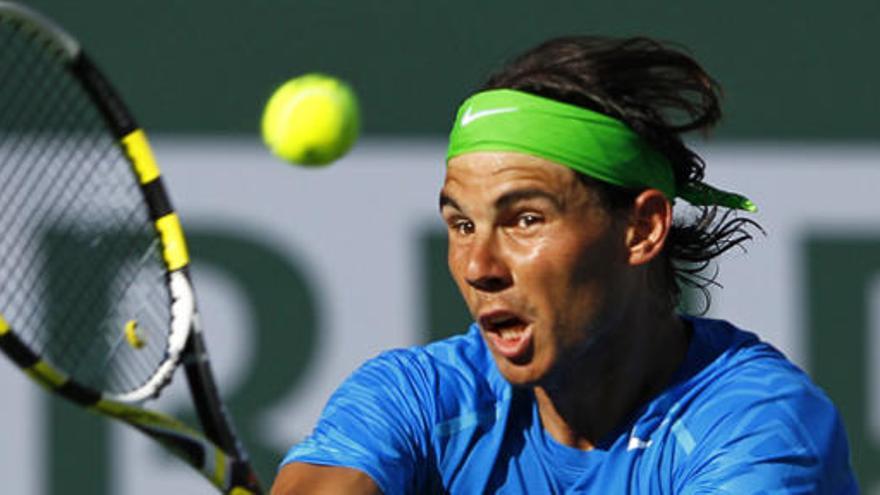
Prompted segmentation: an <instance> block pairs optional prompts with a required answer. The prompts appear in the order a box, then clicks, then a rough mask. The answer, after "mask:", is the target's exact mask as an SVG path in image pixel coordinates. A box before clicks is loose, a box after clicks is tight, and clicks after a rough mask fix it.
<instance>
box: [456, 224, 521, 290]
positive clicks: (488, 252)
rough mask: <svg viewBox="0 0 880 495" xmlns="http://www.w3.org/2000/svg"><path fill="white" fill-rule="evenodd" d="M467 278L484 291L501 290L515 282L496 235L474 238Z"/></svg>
mask: <svg viewBox="0 0 880 495" xmlns="http://www.w3.org/2000/svg"><path fill="white" fill-rule="evenodd" d="M465 280H467V283H468V285H470V286H471V287H473V288H475V289H477V290H479V291H483V292H499V291H502V290H504V289H506V288H508V287H510V286H511V285H512V284H513V276H512V274H511V272H510V267H509V266H508V265H507V263H506V262H505V260H504V259H503V256H501V253H500V251H499V246H498V241H497V239H496V238H495V236H494V235H487V236H482V238H479V239H474V241H473V243H472V244H471V246H470V249H469V250H468V260H467V270H466V272H465Z"/></svg>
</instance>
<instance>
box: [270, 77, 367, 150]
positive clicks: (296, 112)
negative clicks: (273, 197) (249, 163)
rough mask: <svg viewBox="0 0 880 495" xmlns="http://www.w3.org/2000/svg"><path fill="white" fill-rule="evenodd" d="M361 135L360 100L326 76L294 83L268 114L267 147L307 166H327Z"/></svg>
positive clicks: (282, 91) (274, 95)
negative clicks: (359, 132) (359, 133)
mask: <svg viewBox="0 0 880 495" xmlns="http://www.w3.org/2000/svg"><path fill="white" fill-rule="evenodd" d="M359 129H360V110H359V108H358V101H357V96H355V94H354V91H352V90H351V88H350V87H349V86H348V85H347V84H345V83H344V82H342V81H340V80H339V79H336V78H334V77H331V76H328V75H324V74H306V75H303V76H300V77H296V78H293V79H291V80H289V81H287V82H285V83H284V84H282V85H281V86H279V87H278V89H276V90H275V92H274V93H272V96H271V97H270V98H269V100H268V101H267V102H266V108H265V109H264V111H263V120H262V133H263V141H264V142H265V143H266V146H267V147H268V148H269V149H270V150H271V151H272V153H274V154H276V155H277V156H279V157H281V158H283V159H284V160H287V161H289V162H292V163H297V164H301V165H327V164H329V163H331V162H333V161H334V160H337V159H338V158H340V157H342V155H344V154H345V153H346V152H348V150H349V149H351V146H352V145H353V144H354V142H355V140H356V139H357V136H358V131H359Z"/></svg>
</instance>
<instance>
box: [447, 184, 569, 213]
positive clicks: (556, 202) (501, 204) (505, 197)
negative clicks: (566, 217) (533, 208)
mask: <svg viewBox="0 0 880 495" xmlns="http://www.w3.org/2000/svg"><path fill="white" fill-rule="evenodd" d="M535 198H539V199H545V200H547V201H549V202H551V203H553V206H554V207H556V209H558V210H563V209H565V204H564V203H563V202H562V201H561V200H560V199H559V198H558V197H557V196H556V195H554V194H551V193H549V192H547V191H545V190H543V189H519V190H516V191H510V192H507V193H505V194H502V195H501V197H499V198H498V199H496V200H495V209H496V210H503V209H505V208H509V207H510V206H511V205H513V204H515V203H517V202H519V201H526V200H529V199H535ZM445 206H450V207H452V208H455V209H456V210H459V211H461V209H462V208H461V206H459V204H458V203H457V202H456V201H455V200H454V199H452V198H451V197H449V196H448V195H446V194H445V193H443V192H441V193H440V209H441V210H442V209H443V208H444V207H445Z"/></svg>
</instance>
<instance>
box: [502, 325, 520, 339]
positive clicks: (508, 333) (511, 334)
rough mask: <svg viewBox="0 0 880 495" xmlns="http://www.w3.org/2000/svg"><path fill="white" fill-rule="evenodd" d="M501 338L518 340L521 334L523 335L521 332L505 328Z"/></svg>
mask: <svg viewBox="0 0 880 495" xmlns="http://www.w3.org/2000/svg"><path fill="white" fill-rule="evenodd" d="M500 333H501V338H502V339H504V340H516V339H517V338H519V336H520V334H522V332H521V331H519V330H514V329H512V328H505V329H502V330H501V331H500Z"/></svg>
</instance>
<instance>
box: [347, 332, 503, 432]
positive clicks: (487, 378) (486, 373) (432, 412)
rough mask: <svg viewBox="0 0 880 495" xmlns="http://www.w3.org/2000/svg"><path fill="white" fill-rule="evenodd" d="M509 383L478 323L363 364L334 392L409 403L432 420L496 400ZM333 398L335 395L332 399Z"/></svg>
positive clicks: (354, 399)
mask: <svg viewBox="0 0 880 495" xmlns="http://www.w3.org/2000/svg"><path fill="white" fill-rule="evenodd" d="M506 387H508V385H507V383H506V382H505V381H504V380H503V378H502V377H501V375H500V374H499V373H498V371H497V368H496V367H495V363H494V361H493V360H492V357H491V355H490V354H489V351H488V349H487V348H486V346H485V343H484V342H483V339H482V337H481V336H480V334H479V331H478V330H477V329H476V327H475V326H472V327H471V328H470V330H469V331H468V332H466V333H464V334H461V335H457V336H454V337H450V338H447V339H444V340H440V341H437V342H433V343H430V344H428V345H424V346H413V347H408V348H400V349H393V350H389V351H385V352H382V353H381V354H379V355H378V356H376V357H374V358H372V359H370V360H368V361H366V362H365V363H364V364H362V365H361V366H360V367H359V368H358V369H357V370H356V371H355V372H354V373H352V375H351V376H349V378H348V379H347V380H345V382H344V383H343V384H342V385H341V386H340V387H339V388H338V389H337V390H336V392H335V393H334V398H338V397H339V396H344V397H346V400H345V402H346V403H350V404H353V405H355V404H357V403H359V402H362V401H369V402H378V403H387V402H386V401H388V400H392V401H395V403H397V404H407V405H408V406H409V407H414V408H418V409H419V411H418V415H419V416H424V419H425V421H427V422H428V424H429V425H430V424H432V423H436V422H440V421H443V420H444V419H446V417H447V416H449V415H453V416H454V415H457V414H459V413H460V411H462V410H466V409H471V408H479V407H480V406H481V404H482V403H483V402H486V403H488V402H495V401H496V400H498V399H499V398H501V397H502V396H504V394H505V393H506V390H505V388H506ZM331 402H333V400H332V399H331Z"/></svg>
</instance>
